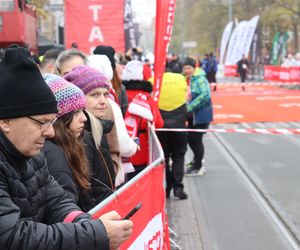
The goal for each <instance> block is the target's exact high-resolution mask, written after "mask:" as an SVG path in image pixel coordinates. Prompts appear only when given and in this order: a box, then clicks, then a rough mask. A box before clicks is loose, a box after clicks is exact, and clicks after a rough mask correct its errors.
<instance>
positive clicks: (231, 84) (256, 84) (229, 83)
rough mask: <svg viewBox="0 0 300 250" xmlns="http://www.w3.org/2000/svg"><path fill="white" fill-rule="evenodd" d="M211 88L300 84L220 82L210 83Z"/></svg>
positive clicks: (290, 83)
mask: <svg viewBox="0 0 300 250" xmlns="http://www.w3.org/2000/svg"><path fill="white" fill-rule="evenodd" d="M210 85H211V86H242V85H245V86H285V85H288V86H291V85H300V82H243V83H241V82H220V83H210Z"/></svg>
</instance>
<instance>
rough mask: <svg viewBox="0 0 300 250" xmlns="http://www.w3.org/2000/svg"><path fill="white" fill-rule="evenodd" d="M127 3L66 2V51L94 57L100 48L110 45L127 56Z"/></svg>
mask: <svg viewBox="0 0 300 250" xmlns="http://www.w3.org/2000/svg"><path fill="white" fill-rule="evenodd" d="M123 2H124V0H110V1H105V0H93V1H91V0H66V1H65V36H66V37H65V41H66V47H67V48H70V47H71V44H72V43H77V44H78V48H79V49H80V50H82V51H83V52H85V53H89V54H92V52H93V50H94V48H95V47H96V46H98V45H110V46H112V47H114V48H115V50H116V51H120V52H124V49H125V48H124V47H125V44H124V24H123V15H124V3H123Z"/></svg>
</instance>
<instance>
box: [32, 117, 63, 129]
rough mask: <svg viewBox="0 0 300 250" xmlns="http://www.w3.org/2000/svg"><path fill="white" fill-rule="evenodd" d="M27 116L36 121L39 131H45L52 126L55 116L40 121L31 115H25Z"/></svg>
mask: <svg viewBox="0 0 300 250" xmlns="http://www.w3.org/2000/svg"><path fill="white" fill-rule="evenodd" d="M27 118H29V119H30V120H32V121H35V122H36V123H38V124H39V125H40V128H41V131H42V132H44V131H46V130H47V129H48V128H49V127H50V126H53V124H54V123H55V122H56V120H57V117H56V118H54V119H53V120H52V121H47V122H42V121H39V120H37V119H35V118H33V117H31V116H27Z"/></svg>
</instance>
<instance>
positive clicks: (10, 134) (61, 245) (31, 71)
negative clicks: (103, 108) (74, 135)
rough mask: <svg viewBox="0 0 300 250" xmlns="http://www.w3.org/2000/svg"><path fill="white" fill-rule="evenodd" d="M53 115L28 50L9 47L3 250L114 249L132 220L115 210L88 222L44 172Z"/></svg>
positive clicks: (0, 151) (0, 143)
mask: <svg viewBox="0 0 300 250" xmlns="http://www.w3.org/2000/svg"><path fill="white" fill-rule="evenodd" d="M56 113H57V102H56V99H55V96H54V95H53V93H52V91H51V90H50V88H49V87H48V86H47V84H46V83H45V82H44V80H43V78H42V76H41V74H40V72H39V69H38V67H37V66H36V64H35V62H34V61H33V60H32V57H31V56H30V53H29V51H28V50H27V49H24V48H21V47H18V46H16V45H14V46H11V47H9V48H7V49H6V51H5V55H4V58H3V60H1V62H0V196H1V204H0V235H1V237H0V246H1V249H21V248H22V249H53V250H54V249H82V250H83V249H84V250H86V249H117V248H118V247H119V246H120V244H121V243H122V242H123V241H124V240H125V239H127V238H128V237H129V235H130V234H131V228H132V222H130V221H120V220H119V218H120V216H119V215H118V214H117V213H116V212H111V213H107V214H105V215H104V216H103V217H101V220H91V217H90V216H89V215H87V214H84V213H82V212H81V211H80V210H79V208H78V207H77V206H76V205H75V204H73V203H72V201H71V200H69V199H67V198H66V194H65V193H64V191H63V189H62V188H61V187H60V186H59V185H58V184H57V182H56V181H54V179H53V177H51V176H50V175H49V173H48V167H47V164H46V161H45V157H44V155H43V153H41V149H42V147H43V144H44V142H45V140H46V139H47V138H50V137H52V136H53V135H54V130H53V127H52V125H53V123H54V122H55V120H56ZM63 222H72V223H63Z"/></svg>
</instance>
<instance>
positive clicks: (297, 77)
mask: <svg viewBox="0 0 300 250" xmlns="http://www.w3.org/2000/svg"><path fill="white" fill-rule="evenodd" d="M264 71H265V77H264V79H265V80H267V81H279V82H286V83H288V82H300V67H282V66H273V65H265V66H264Z"/></svg>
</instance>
